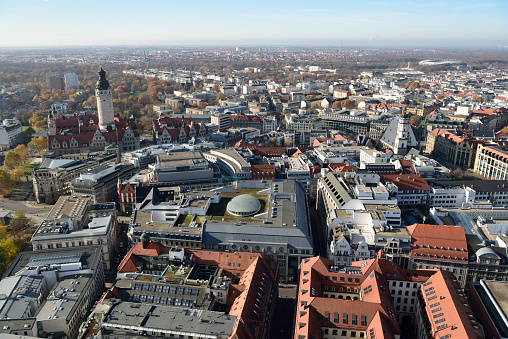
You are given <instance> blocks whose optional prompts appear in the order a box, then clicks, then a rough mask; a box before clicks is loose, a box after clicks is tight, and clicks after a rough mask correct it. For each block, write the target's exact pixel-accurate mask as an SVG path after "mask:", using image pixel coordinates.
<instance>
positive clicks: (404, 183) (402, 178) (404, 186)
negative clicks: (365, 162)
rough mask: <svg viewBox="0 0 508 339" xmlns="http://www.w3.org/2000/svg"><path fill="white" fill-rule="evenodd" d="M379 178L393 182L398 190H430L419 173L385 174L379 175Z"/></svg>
mask: <svg viewBox="0 0 508 339" xmlns="http://www.w3.org/2000/svg"><path fill="white" fill-rule="evenodd" d="M380 178H381V180H388V181H391V182H393V184H394V185H395V186H397V187H398V189H399V191H419V190H430V187H429V185H428V184H427V182H426V181H425V180H424V179H423V178H422V177H421V176H420V175H419V174H387V175H381V176H380Z"/></svg>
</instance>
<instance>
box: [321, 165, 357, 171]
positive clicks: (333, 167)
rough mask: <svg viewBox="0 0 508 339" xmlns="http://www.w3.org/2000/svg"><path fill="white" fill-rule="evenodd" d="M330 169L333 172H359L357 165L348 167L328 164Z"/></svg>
mask: <svg viewBox="0 0 508 339" xmlns="http://www.w3.org/2000/svg"><path fill="white" fill-rule="evenodd" d="M328 168H329V169H330V171H332V172H356V171H358V168H357V167H356V166H355V165H348V164H337V163H330V164H328Z"/></svg>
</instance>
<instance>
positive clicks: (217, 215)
mask: <svg viewBox="0 0 508 339" xmlns="http://www.w3.org/2000/svg"><path fill="white" fill-rule="evenodd" d="M237 191H238V193H222V195H221V199H220V202H219V203H218V204H211V205H210V208H209V209H208V213H207V216H206V218H207V219H210V220H212V219H213V220H222V219H224V221H259V220H260V219H258V218H253V217H237V216H234V215H231V214H229V213H228V212H227V210H226V209H227V205H228V203H229V202H230V201H231V199H233V198H234V197H236V196H238V195H241V194H250V195H253V196H254V197H256V198H258V200H259V202H260V203H261V209H260V210H259V212H258V213H263V212H266V210H267V205H268V199H269V198H270V196H269V195H268V194H258V192H259V191H260V190H259V189H251V188H242V189H237Z"/></svg>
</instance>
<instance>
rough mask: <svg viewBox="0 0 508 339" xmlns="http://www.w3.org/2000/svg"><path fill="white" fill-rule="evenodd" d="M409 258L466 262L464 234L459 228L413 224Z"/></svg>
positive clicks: (461, 228) (409, 229) (466, 251)
mask: <svg viewBox="0 0 508 339" xmlns="http://www.w3.org/2000/svg"><path fill="white" fill-rule="evenodd" d="M407 229H408V231H409V233H410V234H411V256H412V257H415V258H422V259H430V260H440V261H460V262H467V260H468V250H467V241H466V233H465V231H464V228H463V227H461V226H444V225H427V224H413V225H411V226H408V227H407Z"/></svg>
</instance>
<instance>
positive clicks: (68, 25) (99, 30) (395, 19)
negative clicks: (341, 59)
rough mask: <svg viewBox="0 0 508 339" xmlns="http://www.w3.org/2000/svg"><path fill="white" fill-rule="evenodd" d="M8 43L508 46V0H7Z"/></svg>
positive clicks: (3, 27)
mask: <svg viewBox="0 0 508 339" xmlns="http://www.w3.org/2000/svg"><path fill="white" fill-rule="evenodd" d="M0 31H1V32H2V34H1V35H0V47H44V46H48V47H50V46H60V45H61V46H118V45H122V46H126V45H137V46H155V45H180V46H181V45H207V46H214V45H222V46H224V45H229V46H235V45H238V46H247V45H250V46H254V45H300V46H303V45H308V46H318V45H326V46H333V45H335V46H339V45H340V43H341V41H342V44H343V45H344V46H364V47H387V46H393V47H406V46H407V47H417V46H420V47H448V46H449V47H482V48H485V47H499V46H508V1H506V0H492V1H435V2H418V3H417V2H416V1H356V2H353V1H347V2H346V1H331V0H330V1H301V0H296V1H265V0H259V1H220V0H219V1H214V2H212V1H202V0H198V1H192V2H183V1H179V2H173V1H163V0H147V1H139V0H138V1H133V0H125V1H117V0H112V1H97V0H86V1H72V0H0Z"/></svg>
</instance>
